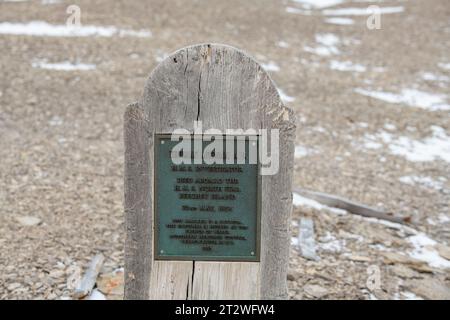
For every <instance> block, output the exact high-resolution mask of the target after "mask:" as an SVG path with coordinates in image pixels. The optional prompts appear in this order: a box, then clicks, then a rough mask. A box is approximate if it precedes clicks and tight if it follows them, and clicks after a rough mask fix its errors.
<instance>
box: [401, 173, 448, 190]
mask: <svg viewBox="0 0 450 320" xmlns="http://www.w3.org/2000/svg"><path fill="white" fill-rule="evenodd" d="M441 178H443V179H440V180H439V181H438V180H434V179H433V178H431V177H420V176H403V177H400V178H399V180H400V182H402V183H404V184H409V185H412V186H414V185H422V186H424V187H426V188H431V189H436V190H442V189H443V188H444V182H445V181H446V179H445V178H444V177H441Z"/></svg>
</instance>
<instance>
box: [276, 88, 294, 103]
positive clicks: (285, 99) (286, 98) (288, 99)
mask: <svg viewBox="0 0 450 320" xmlns="http://www.w3.org/2000/svg"><path fill="white" fill-rule="evenodd" d="M278 94H279V95H280V99H281V100H283V102H285V103H289V102H293V101H294V100H295V98H294V97H291V96H288V95H287V94H286V93H284V91H283V90H281V89H278Z"/></svg>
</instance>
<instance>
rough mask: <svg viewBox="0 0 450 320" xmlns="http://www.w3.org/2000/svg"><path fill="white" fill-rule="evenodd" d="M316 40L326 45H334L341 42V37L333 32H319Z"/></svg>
mask: <svg viewBox="0 0 450 320" xmlns="http://www.w3.org/2000/svg"><path fill="white" fill-rule="evenodd" d="M315 38H316V42H317V43H320V44H323V45H324V46H328V47H332V46H335V45H337V44H339V42H340V41H339V38H338V37H337V36H336V35H334V34H332V33H319V34H316V36H315Z"/></svg>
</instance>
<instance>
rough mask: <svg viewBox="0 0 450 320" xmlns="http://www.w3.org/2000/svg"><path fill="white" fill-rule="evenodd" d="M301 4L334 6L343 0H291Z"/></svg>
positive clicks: (320, 7) (318, 7) (315, 7)
mask: <svg viewBox="0 0 450 320" xmlns="http://www.w3.org/2000/svg"><path fill="white" fill-rule="evenodd" d="M292 1H294V2H297V3H299V4H301V5H302V6H303V7H304V8H308V9H310V8H314V9H323V8H327V7H332V6H336V5H338V4H341V3H343V2H344V0H292Z"/></svg>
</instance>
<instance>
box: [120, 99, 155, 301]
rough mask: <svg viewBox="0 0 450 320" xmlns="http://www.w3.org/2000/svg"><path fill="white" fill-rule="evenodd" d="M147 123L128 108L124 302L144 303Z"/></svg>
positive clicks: (148, 221) (148, 241)
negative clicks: (142, 301)
mask: <svg viewBox="0 0 450 320" xmlns="http://www.w3.org/2000/svg"><path fill="white" fill-rule="evenodd" d="M148 124H149V121H148V119H147V115H146V114H145V112H144V110H143V108H142V107H141V106H139V104H137V103H135V104H132V105H129V106H128V107H127V110H126V112H125V116H124V140H125V190H124V191H125V199H124V203H125V228H126V240H125V270H126V273H125V288H126V290H125V299H147V298H148V292H149V289H148V288H149V278H150V272H151V262H152V252H151V247H152V232H151V230H152V229H151V225H152V184H151V175H152V166H151V162H150V154H149V150H150V143H151V139H150V138H149V135H148V131H149V127H148Z"/></svg>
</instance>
